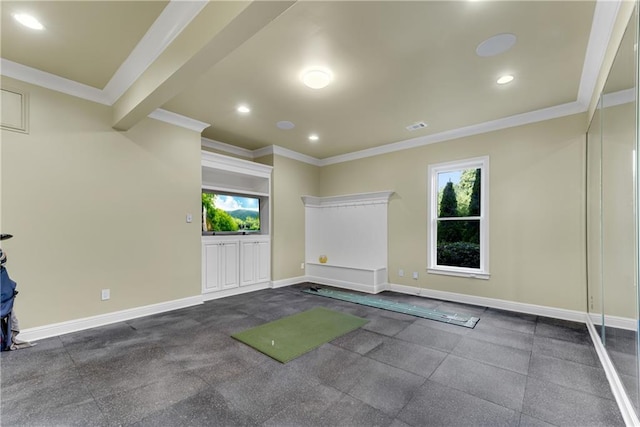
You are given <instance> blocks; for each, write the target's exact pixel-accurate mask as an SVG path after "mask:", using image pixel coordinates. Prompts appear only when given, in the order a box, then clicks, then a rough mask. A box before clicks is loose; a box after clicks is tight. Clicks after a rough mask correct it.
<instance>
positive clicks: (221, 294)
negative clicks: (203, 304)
mask: <svg viewBox="0 0 640 427" xmlns="http://www.w3.org/2000/svg"><path fill="white" fill-rule="evenodd" d="M270 287H271V282H269V281H266V282H260V283H255V284H253V285H248V286H240V287H237V288H231V289H224V290H221V291H213V292H207V293H203V294H202V299H203V300H204V301H211V300H214V299H220V298H225V297H231V296H234V295H241V294H246V293H249V292H255V291H261V290H263V289H269V288H270Z"/></svg>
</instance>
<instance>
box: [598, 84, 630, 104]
mask: <svg viewBox="0 0 640 427" xmlns="http://www.w3.org/2000/svg"><path fill="white" fill-rule="evenodd" d="M635 100H636V89H635V88H631V89H624V90H620V91H618V92H612V93H605V94H603V95H602V108H608V107H615V106H616V105H622V104H629V103H631V102H634V101H635Z"/></svg>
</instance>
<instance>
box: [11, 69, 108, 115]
mask: <svg viewBox="0 0 640 427" xmlns="http://www.w3.org/2000/svg"><path fill="white" fill-rule="evenodd" d="M0 74H2V75H3V76H7V77H11V78H13V79H16V80H20V81H23V82H27V83H30V84H32V85H36V86H41V87H44V88H46V89H51V90H54V91H56V92H61V93H65V94H67V95H71V96H75V97H76V98H81V99H86V100H87V101H93V102H97V103H98V104H103V105H111V104H110V103H109V101H108V100H107V97H106V96H105V94H104V92H103V91H102V90H100V89H97V88H95V87H92V86H88V85H85V84H82V83H78V82H76V81H73V80H69V79H65V78H64V77H60V76H56V75H55V74H51V73H47V72H45V71H40V70H37V69H35V68H31V67H27V66H26V65H22V64H18V63H17V62H13V61H9V60H8V59H4V58H0Z"/></svg>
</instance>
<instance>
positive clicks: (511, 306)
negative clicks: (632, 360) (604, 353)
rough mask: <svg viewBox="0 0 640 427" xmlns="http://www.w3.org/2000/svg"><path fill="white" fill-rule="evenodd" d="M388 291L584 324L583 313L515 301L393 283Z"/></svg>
mask: <svg viewBox="0 0 640 427" xmlns="http://www.w3.org/2000/svg"><path fill="white" fill-rule="evenodd" d="M389 290H391V291H394V292H400V293H403V294H408V295H418V296H423V297H427V298H435V299H439V300H445V301H454V302H461V303H464V304H472V305H479V306H483V307H492V308H499V309H501V310H509V311H516V312H519V313H528V314H535V315H537V316H544V317H553V318H556V319H564V320H571V321H573V322H580V323H584V322H585V318H586V316H585V313H584V312H582V311H575V310H567V309H564V308H556V307H547V306H543V305H535V304H527V303H522V302H516V301H507V300H502V299H496V298H487V297H479V296H475V295H466V294H458V293H454V292H446V291H438V290H435V289H427V288H418V287H414V286H405V285H396V284H394V283H391V284H390V285H389Z"/></svg>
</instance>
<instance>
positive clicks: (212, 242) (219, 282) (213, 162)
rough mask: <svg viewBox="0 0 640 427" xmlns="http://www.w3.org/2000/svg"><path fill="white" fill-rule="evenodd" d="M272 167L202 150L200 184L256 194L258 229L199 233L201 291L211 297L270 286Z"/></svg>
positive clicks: (215, 189) (206, 297) (212, 188)
mask: <svg viewBox="0 0 640 427" xmlns="http://www.w3.org/2000/svg"><path fill="white" fill-rule="evenodd" d="M271 171H272V167H271V166H268V165H263V164H259V163H255V162H250V161H247V160H241V159H236V158H233V157H228V156H223V155H220V154H215V153H210V152H207V151H202V188H203V189H207V190H213V191H220V192H223V193H227V194H229V193H232V194H241V195H249V196H254V197H259V198H260V224H261V230H260V233H259V234H258V233H256V234H220V235H203V236H202V293H203V296H204V298H205V299H214V298H220V297H224V296H229V295H234V294H237V293H243V292H249V291H253V290H258V289H264V288H268V287H269V286H271V239H270V236H269V230H270V228H271V221H270V211H271V201H270V195H271V194H270V193H271Z"/></svg>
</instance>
